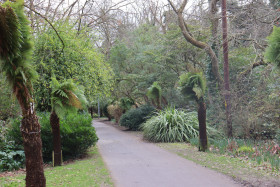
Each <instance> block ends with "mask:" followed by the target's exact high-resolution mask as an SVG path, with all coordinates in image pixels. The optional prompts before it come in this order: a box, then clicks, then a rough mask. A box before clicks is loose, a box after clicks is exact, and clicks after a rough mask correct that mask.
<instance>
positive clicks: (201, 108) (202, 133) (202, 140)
mask: <svg viewBox="0 0 280 187" xmlns="http://www.w3.org/2000/svg"><path fill="white" fill-rule="evenodd" d="M198 123H199V151H203V152H205V151H206V150H207V149H208V143H207V132H206V104H205V102H204V100H203V99H200V101H199V102H198Z"/></svg>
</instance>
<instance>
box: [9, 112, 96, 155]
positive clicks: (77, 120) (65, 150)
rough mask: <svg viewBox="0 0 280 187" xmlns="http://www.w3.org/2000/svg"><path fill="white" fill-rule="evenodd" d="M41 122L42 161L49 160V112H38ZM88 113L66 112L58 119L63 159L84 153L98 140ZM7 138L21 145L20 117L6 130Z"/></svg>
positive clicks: (50, 139) (51, 141)
mask: <svg viewBox="0 0 280 187" xmlns="http://www.w3.org/2000/svg"><path fill="white" fill-rule="evenodd" d="M38 116H39V118H40V119H39V121H40V124H41V138H42V144H43V147H42V152H43V158H44V161H51V159H52V151H53V140H52V132H51V126H50V121H49V119H50V113H39V114H38ZM91 121H92V119H91V117H90V115H89V114H75V113H70V114H67V115H66V116H65V117H64V118H62V119H60V135H61V144H62V154H63V159H64V160H66V159H69V158H75V157H78V156H81V155H83V154H85V153H86V151H87V149H88V148H89V147H91V146H92V145H95V143H96V142H97V140H98V137H97V135H96V133H95V129H94V127H93V126H92V123H91ZM7 138H8V139H9V141H14V142H15V144H17V145H22V136H21V134H20V119H15V120H13V122H12V123H11V126H10V129H9V130H8V134H7Z"/></svg>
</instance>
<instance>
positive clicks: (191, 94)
mask: <svg viewBox="0 0 280 187" xmlns="http://www.w3.org/2000/svg"><path fill="white" fill-rule="evenodd" d="M179 84H180V86H181V92H182V94H183V95H184V96H186V97H188V98H190V99H194V100H196V101H198V100H199V99H200V98H202V97H203V96H204V94H205V92H206V80H205V78H204V76H203V73H202V72H199V73H196V72H189V73H186V74H182V75H181V76H180V82H179Z"/></svg>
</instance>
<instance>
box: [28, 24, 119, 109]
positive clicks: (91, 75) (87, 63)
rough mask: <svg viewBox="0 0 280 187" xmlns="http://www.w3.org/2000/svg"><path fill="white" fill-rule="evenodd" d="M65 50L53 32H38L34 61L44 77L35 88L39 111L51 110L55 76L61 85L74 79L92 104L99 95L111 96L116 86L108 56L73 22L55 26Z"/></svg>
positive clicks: (51, 30)
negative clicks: (78, 30) (113, 86)
mask: <svg viewBox="0 0 280 187" xmlns="http://www.w3.org/2000/svg"><path fill="white" fill-rule="evenodd" d="M55 26H56V29H57V30H58V32H59V34H60V36H61V37H62V39H63V41H64V43H65V48H64V50H63V51H62V44H61V41H60V40H59V38H58V37H57V35H56V33H55V31H53V29H51V28H48V29H46V30H45V31H44V32H42V33H38V37H36V41H35V50H34V55H33V60H34V61H35V63H36V69H37V70H38V73H39V75H40V82H37V83H36V84H35V85H34V90H35V93H36V94H35V97H36V100H37V105H38V106H37V108H38V109H39V110H40V111H46V110H48V111H50V109H51V85H50V83H51V77H52V76H53V75H54V76H55V77H56V78H57V80H58V81H59V82H63V81H65V80H67V79H72V80H74V81H75V83H77V84H79V85H81V86H83V87H84V93H85V96H86V98H87V100H89V101H93V100H96V99H97V97H98V95H99V94H100V95H109V94H110V90H111V87H112V85H113V83H114V80H113V77H112V75H113V72H112V70H111V68H110V66H109V64H108V63H107V62H106V61H105V60H104V56H103V55H102V54H101V53H100V52H99V51H98V49H97V48H96V47H95V46H94V44H93V43H94V41H93V40H92V35H91V36H89V35H88V32H81V33H80V34H79V35H77V31H76V30H75V29H74V28H73V25H71V24H70V23H67V22H66V23H64V24H61V23H55Z"/></svg>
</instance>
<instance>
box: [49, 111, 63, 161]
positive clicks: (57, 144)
mask: <svg viewBox="0 0 280 187" xmlns="http://www.w3.org/2000/svg"><path fill="white" fill-rule="evenodd" d="M50 123H51V127H52V134H53V152H54V166H61V164H62V163H61V156H62V155H61V137H60V124H59V117H58V116H57V114H56V112H55V111H52V113H51V116H50Z"/></svg>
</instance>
